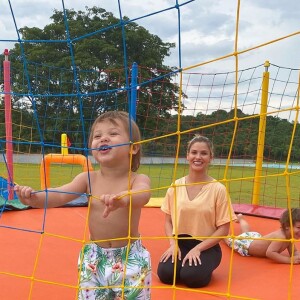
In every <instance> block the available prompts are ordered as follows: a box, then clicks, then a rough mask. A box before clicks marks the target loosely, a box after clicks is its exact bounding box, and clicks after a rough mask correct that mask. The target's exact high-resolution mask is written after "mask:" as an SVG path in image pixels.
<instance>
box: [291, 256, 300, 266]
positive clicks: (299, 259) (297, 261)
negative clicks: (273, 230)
mask: <svg viewBox="0 0 300 300" xmlns="http://www.w3.org/2000/svg"><path fill="white" fill-rule="evenodd" d="M292 261H293V264H294V265H299V264H300V256H299V255H295V256H294V257H293V258H292Z"/></svg>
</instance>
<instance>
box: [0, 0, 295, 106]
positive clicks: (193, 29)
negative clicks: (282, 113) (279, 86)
mask: <svg viewBox="0 0 300 300" xmlns="http://www.w3.org/2000/svg"><path fill="white" fill-rule="evenodd" d="M178 3H179V4H184V3H186V4H185V5H182V6H180V10H179V11H180V27H179V22H178V10H177V9H168V8H170V7H174V6H175V4H176V0H159V1H158V0H152V1H150V0H120V2H119V4H120V8H121V12H122V15H123V16H127V17H129V18H130V19H134V20H136V22H137V23H138V24H139V25H141V26H143V27H145V28H146V29H147V30H148V31H149V32H150V33H152V34H155V35H158V36H159V37H160V38H161V39H162V40H163V41H164V42H174V43H176V47H175V48H174V49H173V50H172V53H171V56H170V57H167V58H166V59H165V63H166V64H167V65H169V66H177V67H178V66H179V53H181V67H182V68H184V69H188V70H190V71H191V72H228V71H233V70H235V66H236V60H235V57H234V56H230V55H231V54H232V53H234V49H235V43H236V42H237V51H245V52H244V53H242V54H240V55H239V56H238V68H239V69H247V68H250V67H253V66H257V65H261V64H263V63H264V62H265V61H266V60H268V61H270V62H271V63H272V64H275V65H277V66H281V67H286V68H294V69H299V68H300V55H299V48H300V47H299V46H300V21H299V12H300V1H299V0H288V1H282V0H241V1H240V6H238V1H237V0H195V1H191V2H190V1H187V0H178ZM63 4H64V6H65V8H67V9H69V8H72V9H74V10H79V9H80V10H85V6H88V7H92V6H99V7H102V8H104V9H106V10H107V11H110V12H112V13H113V14H114V15H115V16H116V17H118V16H119V10H118V1H117V0H98V1H96V0H86V1H84V0H80V1H78V0H65V1H58V0H52V1H49V0H11V1H8V0H0V7H1V9H0V51H1V52H2V51H4V49H5V48H13V42H8V41H7V40H16V39H17V35H16V29H15V25H14V21H13V18H12V13H11V10H10V5H11V8H12V11H13V15H14V17H15V22H16V26H17V28H22V27H24V26H28V27H40V28H43V27H44V26H45V25H47V24H49V23H50V19H49V17H50V16H51V15H52V14H53V10H54V9H58V10H62V7H63ZM238 8H239V18H238V20H239V22H238V26H237V21H236V20H237V11H238ZM162 10H165V11H162ZM159 11H162V12H161V13H159V14H156V12H159ZM143 16H148V17H145V18H142V17H143ZM179 28H180V31H179ZM236 28H238V30H237V31H236ZM179 32H180V40H181V44H179ZM295 33H298V34H295ZM289 35H292V36H290V37H287V36H289ZM274 40H278V41H277V42H276V43H271V42H272V41H274ZM179 45H180V46H181V47H180V52H179ZM260 45H264V46H263V47H258V46H260ZM251 48H257V49H254V50H252V51H248V50H249V49H251ZM224 56H230V57H229V58H223V57H224ZM222 58H223V59H222ZM212 60H216V61H215V62H212V63H210V62H211V61H212ZM296 76H298V75H296ZM216 105H218V104H216Z"/></svg>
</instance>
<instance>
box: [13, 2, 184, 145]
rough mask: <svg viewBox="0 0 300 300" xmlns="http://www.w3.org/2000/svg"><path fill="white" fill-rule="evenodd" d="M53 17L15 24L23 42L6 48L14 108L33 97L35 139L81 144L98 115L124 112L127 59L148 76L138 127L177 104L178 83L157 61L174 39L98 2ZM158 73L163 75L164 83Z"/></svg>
mask: <svg viewBox="0 0 300 300" xmlns="http://www.w3.org/2000/svg"><path fill="white" fill-rule="evenodd" d="M51 20H52V22H51V23H50V24H48V25H46V26H45V27H44V28H43V29H40V28H36V27H33V28H29V27H24V28H21V29H20V34H21V35H22V39H23V40H24V41H25V42H23V43H22V44H15V47H14V48H13V49H12V50H11V51H10V54H11V55H10V58H11V61H12V72H11V73H12V84H13V91H14V93H15V95H17V96H15V97H14V106H15V107H16V106H18V105H17V103H19V102H18V101H19V100H20V99H22V98H24V97H25V98H28V99H29V100H30V101H31V102H32V106H33V108H34V109H35V111H36V115H35V117H36V120H35V121H36V126H38V127H39V128H40V129H41V130H40V132H39V131H37V133H36V136H35V139H36V140H37V141H39V140H41V139H43V140H46V141H49V142H51V143H55V142H56V143H58V144H59V142H60V134H61V133H62V132H66V131H67V132H68V133H69V134H71V135H73V137H76V139H78V141H76V142H75V144H76V143H78V144H77V146H78V147H82V146H83V144H82V142H83V138H84V139H85V140H87V134H88V129H89V128H90V125H91V123H92V121H93V120H94V119H95V117H96V116H97V115H98V114H99V113H101V112H104V111H105V110H110V109H122V110H128V99H129V96H130V68H131V65H132V63H133V62H136V63H137V64H139V65H142V66H143V67H144V68H140V69H139V72H140V74H139V78H140V79H141V78H142V79H143V80H149V79H151V80H152V81H151V86H149V85H142V86H141V89H140V91H139V95H138V97H139V99H138V100H139V105H138V111H137V115H138V116H139V118H138V120H137V121H138V123H139V125H140V126H141V127H144V128H149V126H148V125H149V124H147V125H144V124H145V123H146V120H148V119H147V117H148V116H151V117H152V118H155V117H156V118H160V119H161V120H162V122H167V120H166V119H168V118H170V110H171V109H174V107H175V106H176V105H178V97H177V95H178V90H179V88H178V86H177V85H176V84H174V83H172V78H171V76H167V74H169V73H170V72H172V71H174V68H172V67H168V66H165V65H164V64H163V61H164V58H165V57H166V56H169V55H170V49H171V48H172V47H174V44H173V43H165V42H163V41H162V40H161V39H160V38H159V37H158V36H156V35H153V34H151V33H149V31H148V30H146V29H145V28H143V27H141V26H139V25H137V24H136V23H134V22H130V20H129V19H128V18H127V17H124V18H123V20H122V21H120V20H119V19H118V18H116V17H114V16H113V14H112V13H110V12H107V11H105V10H104V9H102V8H99V7H92V8H88V7H86V11H81V10H80V11H77V12H76V11H74V10H72V9H71V10H66V11H65V14H64V12H63V11H58V10H54V14H53V15H52V17H51ZM66 29H68V30H66ZM124 33H125V34H124ZM26 41H28V42H26ZM70 54H73V55H70ZM153 70H155V72H154V71H153ZM149 74H150V75H149ZM156 78H163V84H162V79H160V80H155V79H156ZM139 84H141V82H139ZM18 108H19V109H21V108H20V106H18ZM182 108H183V107H182ZM145 111H147V114H148V115H145ZM150 126H151V124H150ZM49 128H50V129H51V130H49ZM41 135H42V136H41ZM145 135H146V136H150V134H149V132H145ZM73 142H74V141H73ZM73 145H74V143H73Z"/></svg>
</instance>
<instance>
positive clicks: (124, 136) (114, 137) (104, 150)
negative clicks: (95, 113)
mask: <svg viewBox="0 0 300 300" xmlns="http://www.w3.org/2000/svg"><path fill="white" fill-rule="evenodd" d="M128 143H129V135H128V132H127V130H126V128H124V124H123V123H122V122H121V121H120V120H115V123H112V122H111V121H109V120H104V121H102V122H100V123H98V124H96V126H95V128H94V132H93V136H92V144H91V148H93V149H94V150H92V153H93V156H94V157H95V158H96V159H97V161H98V162H105V161H108V160H111V159H114V160H116V159H117V160H118V159H124V158H128V157H129V149H130V146H129V144H128ZM123 144H125V145H123ZM114 145H122V146H116V147H111V146H114Z"/></svg>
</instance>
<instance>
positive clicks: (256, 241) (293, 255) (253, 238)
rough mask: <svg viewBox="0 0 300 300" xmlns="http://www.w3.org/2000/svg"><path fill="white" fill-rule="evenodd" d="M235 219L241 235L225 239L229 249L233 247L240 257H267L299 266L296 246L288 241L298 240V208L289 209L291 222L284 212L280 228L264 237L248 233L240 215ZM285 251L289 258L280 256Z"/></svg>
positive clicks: (299, 212) (287, 213)
mask: <svg viewBox="0 0 300 300" xmlns="http://www.w3.org/2000/svg"><path fill="white" fill-rule="evenodd" d="M237 217H238V220H237V222H239V224H240V228H241V231H242V234H240V235H239V236H238V237H237V239H234V240H233V239H232V238H228V239H225V242H226V244H227V245H228V246H229V247H233V248H234V250H235V251H236V252H238V253H239V254H240V255H242V256H257V257H268V258H270V259H272V260H274V261H275V262H277V263H282V264H290V263H293V264H300V253H299V252H298V250H297V248H296V245H295V244H294V245H293V244H292V242H291V241H289V239H291V238H294V239H300V208H292V209H291V220H290V213H289V211H288V210H285V211H284V212H283V213H282V215H281V217H280V220H279V221H280V225H281V228H280V229H278V230H276V231H273V232H270V233H269V234H267V235H264V236H262V235H261V234H260V233H258V232H253V231H250V227H249V224H248V222H247V221H246V220H245V219H244V217H243V215H242V214H239V215H238V216H237ZM291 224H292V225H291ZM286 249H287V250H288V253H289V255H290V256H286V255H284V254H282V252H283V251H284V250H286Z"/></svg>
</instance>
